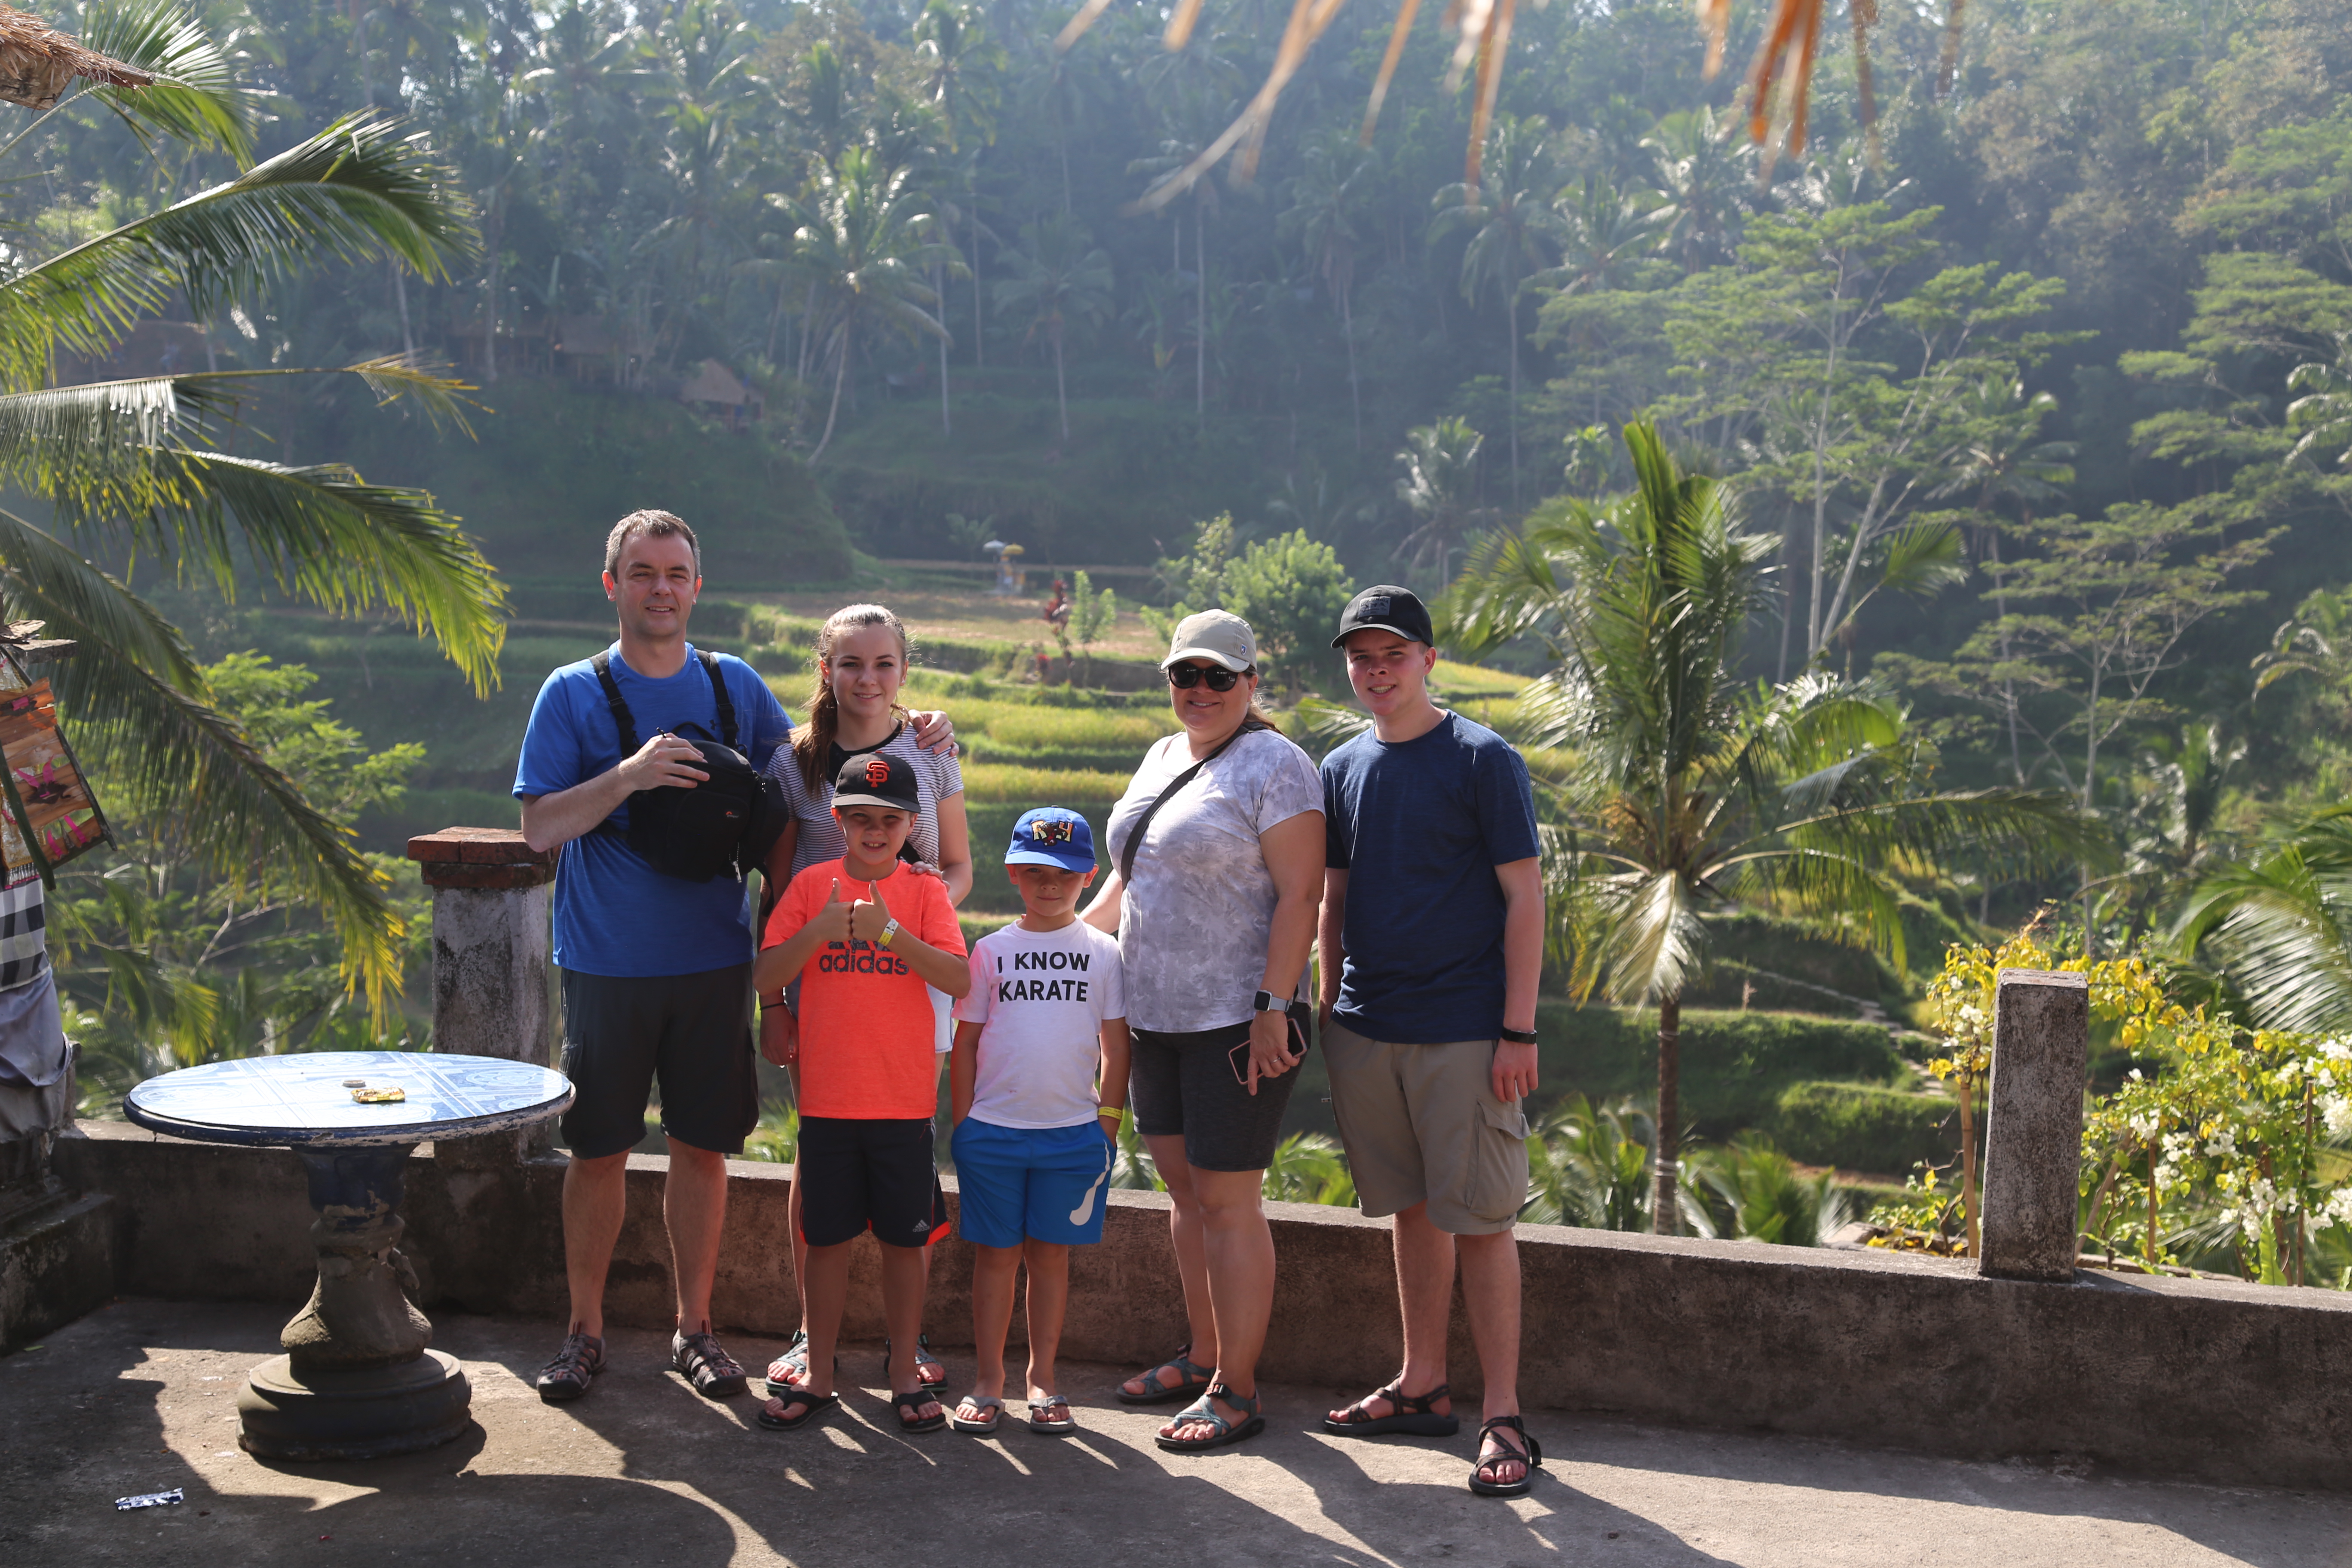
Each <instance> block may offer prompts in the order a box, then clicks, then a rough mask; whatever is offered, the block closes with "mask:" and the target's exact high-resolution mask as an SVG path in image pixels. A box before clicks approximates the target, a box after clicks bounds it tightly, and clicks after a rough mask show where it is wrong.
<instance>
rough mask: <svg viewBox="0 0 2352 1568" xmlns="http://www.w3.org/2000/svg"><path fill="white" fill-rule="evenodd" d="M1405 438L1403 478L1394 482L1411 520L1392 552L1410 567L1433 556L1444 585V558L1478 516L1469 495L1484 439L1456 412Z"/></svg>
mask: <svg viewBox="0 0 2352 1568" xmlns="http://www.w3.org/2000/svg"><path fill="white" fill-rule="evenodd" d="M1404 441H1405V446H1404V450H1403V451H1402V452H1399V453H1398V454H1397V461H1398V462H1400V463H1402V464H1403V465H1404V477H1403V478H1402V479H1399V480H1397V482H1396V493H1397V499H1398V500H1401V501H1402V502H1404V504H1405V507H1406V510H1409V511H1411V512H1412V516H1413V520H1414V521H1413V528H1412V532H1410V533H1408V534H1406V535H1405V536H1404V539H1403V541H1402V542H1401V543H1399V544H1398V546H1397V554H1398V555H1399V556H1400V557H1402V558H1403V559H1405V560H1406V561H1407V562H1409V563H1410V564H1411V565H1412V567H1413V568H1414V569H1415V570H1418V569H1420V568H1421V567H1423V566H1424V565H1426V564H1428V563H1429V562H1430V560H1431V558H1432V557H1434V558H1435V560H1436V563H1437V581H1438V583H1439V584H1441V585H1443V584H1444V582H1445V580H1446V576H1445V568H1446V563H1447V561H1448V559H1449V558H1450V557H1451V556H1452V554H1453V552H1454V547H1455V546H1456V545H1458V544H1460V543H1461V542H1462V537H1463V535H1464V534H1465V533H1466V532H1468V531H1469V530H1470V528H1471V527H1472V525H1473V524H1474V523H1475V522H1476V521H1478V518H1479V515H1480V511H1481V509H1480V508H1479V507H1478V506H1477V505H1476V504H1475V502H1474V501H1473V500H1472V499H1471V497H1472V495H1473V493H1474V491H1475V487H1476V484H1477V478H1478V449H1479V448H1480V447H1484V446H1485V445H1486V437H1484V436H1481V435H1480V434H1478V432H1477V431H1475V430H1473V429H1472V428H1471V427H1470V422H1469V421H1468V420H1467V419H1464V418H1462V417H1461V416H1458V415H1457V416H1448V417H1446V418H1444V419H1441V420H1439V421H1438V422H1437V423H1436V424H1434V425H1423V426H1418V427H1416V428H1414V429H1412V430H1409V431H1407V432H1406V433H1405V437H1404Z"/></svg>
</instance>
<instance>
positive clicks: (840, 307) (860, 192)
mask: <svg viewBox="0 0 2352 1568" xmlns="http://www.w3.org/2000/svg"><path fill="white" fill-rule="evenodd" d="M768 200H769V201H771V202H772V203H774V204H775V205H778V206H781V207H784V208H786V209H787V210H792V211H793V212H794V213H795V215H796V216H798V217H799V219H800V228H799V229H798V231H797V232H795V234H794V235H793V240H794V242H795V244H796V245H797V247H798V248H799V255H800V260H801V265H802V266H803V268H805V270H806V273H807V276H808V278H809V279H810V283H811V298H812V299H813V300H814V304H813V306H812V308H811V310H810V321H809V325H808V331H809V335H810V336H811V337H812V338H816V339H821V340H822V341H823V342H824V353H827V354H829V355H831V356H832V358H833V403H832V405H831V406H830V407H828V408H827V409H826V411H825V416H824V435H823V436H821V437H818V438H817V443H816V449H815V450H814V451H813V452H811V453H810V454H809V461H810V462H812V463H814V462H815V461H816V460H817V459H818V458H822V457H823V456H824V449H825V447H827V446H828V445H830V444H831V443H832V440H833V429H834V424H835V421H836V420H838V419H839V418H840V417H841V389H842V386H843V384H844V383H845V382H846V381H847V380H848V378H849V363H850V359H851V357H852V356H853V355H854V354H855V353H856V350H857V341H858V337H859V334H860V333H861V332H864V331H869V330H871V331H888V332H896V333H898V335H899V336H901V337H906V338H909V339H912V338H918V337H922V336H926V335H928V336H932V337H945V336H947V329H946V328H945V327H943V326H941V325H940V321H939V318H938V317H937V316H935V315H933V314H932V313H931V312H932V310H937V309H938V307H939V302H940V297H939V294H938V293H937V292H936V291H935V290H934V289H932V288H931V286H930V285H929V283H926V282H925V281H923V274H924V273H925V272H926V271H927V270H929V268H931V267H932V266H933V265H934V264H941V265H951V266H955V267H961V265H962V261H961V258H959V257H958V256H957V255H956V253H955V250H954V248H953V247H950V246H945V245H941V244H940V243H938V242H937V241H936V240H934V239H932V238H931V237H930V234H931V229H932V219H931V216H930V214H929V212H928V211H927V210H926V207H925V198H924V197H923V196H922V195H920V194H919V192H917V191H916V190H915V189H914V187H913V174H912V171H910V170H907V169H891V170H887V171H886V170H885V169H884V167H883V165H882V160H881V159H880V158H879V157H877V155H876V154H875V153H874V152H873V151H872V150H871V149H869V148H865V147H845V148H843V149H842V152H841V155H840V157H838V158H837V159H835V161H834V163H833V166H832V167H831V168H828V169H826V170H824V171H823V172H822V173H821V174H819V175H818V176H817V181H816V190H815V193H814V195H813V196H812V197H811V198H810V200H809V202H808V204H807V205H805V206H801V205H798V204H794V203H792V202H790V201H788V200H787V199H786V198H784V197H782V196H777V195H771V196H770V197H769V198H768ZM927 306H928V307H929V309H928V310H927V309H926V308H925V307H927Z"/></svg>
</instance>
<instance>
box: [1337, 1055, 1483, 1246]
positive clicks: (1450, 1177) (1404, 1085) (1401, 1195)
mask: <svg viewBox="0 0 2352 1568" xmlns="http://www.w3.org/2000/svg"><path fill="white" fill-rule="evenodd" d="M1323 1041H1324V1047H1323V1062H1324V1066H1325V1068H1327V1069H1328V1071H1329V1073H1330V1075H1331V1110H1332V1111H1333V1113H1334V1114H1335V1115H1336V1116H1337V1117H1338V1118H1339V1142H1341V1143H1343V1144H1345V1145H1346V1146H1347V1150H1348V1165H1349V1169H1350V1170H1351V1171H1353V1172H1354V1173H1355V1178H1356V1200H1357V1203H1358V1205H1359V1206H1360V1207H1361V1208H1362V1210H1363V1212H1364V1213H1365V1214H1366V1215H1370V1216H1371V1217H1373V1218H1375V1219H1377V1218H1379V1217H1381V1215H1392V1214H1396V1213H1398V1212H1399V1211H1401V1210H1403V1209H1409V1208H1411V1207H1412V1205H1415V1204H1417V1203H1422V1202H1426V1203H1427V1204H1428V1205H1429V1219H1430V1223H1431V1224H1432V1225H1434V1226H1437V1228H1438V1229H1440V1230H1442V1231H1445V1232H1447V1233H1448V1234H1450V1235H1454V1236H1492V1235H1495V1234H1496V1233H1497V1232H1500V1231H1506V1230H1508V1229H1510V1228H1511V1225H1512V1222H1513V1221H1514V1220H1515V1219H1516V1218H1517V1215H1518V1212H1519V1209H1520V1207H1521V1205H1524V1204H1525V1203H1526V1202H1527V1201H1528V1119H1527V1114H1526V1112H1524V1111H1523V1110H1521V1109H1520V1107H1519V1102H1518V1101H1517V1100H1509V1101H1505V1100H1496V1098H1495V1085H1494V1067H1495V1042H1494V1041H1493V1040H1459V1041H1455V1042H1454V1043H1452V1044H1450V1045H1442V1046H1400V1045H1388V1044H1385V1043H1383V1042H1381V1041H1379V1040H1368V1039H1366V1038H1364V1037H1362V1036H1361V1035H1359V1034H1357V1033H1356V1032H1355V1031H1354V1030H1352V1029H1350V1028H1349V1027H1348V1026H1346V1025H1345V1024H1342V1023H1340V1022H1339V1021H1338V1020H1337V1019H1334V1020H1332V1022H1331V1023H1330V1024H1329V1026H1327V1027H1326V1028H1325V1029H1324V1031H1323Z"/></svg>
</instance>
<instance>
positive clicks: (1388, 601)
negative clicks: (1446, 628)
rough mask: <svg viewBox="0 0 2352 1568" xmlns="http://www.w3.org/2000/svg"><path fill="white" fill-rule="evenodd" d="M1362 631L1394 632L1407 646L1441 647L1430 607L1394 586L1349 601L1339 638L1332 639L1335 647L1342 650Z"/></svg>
mask: <svg viewBox="0 0 2352 1568" xmlns="http://www.w3.org/2000/svg"><path fill="white" fill-rule="evenodd" d="M1360 631H1383V632H1394V633H1396V635H1397V636H1399V637H1402V638H1404V639H1405V641H1407V642H1417V643H1426V644H1428V645H1429V646H1430V647H1436V646H1437V634H1436V632H1434V631H1433V630H1432V629H1431V628H1430V625H1429V606H1428V605H1423V603H1422V602H1421V595H1418V594H1416V593H1414V592H1413V591H1412V589H1410V588H1400V587H1398V586H1397V585H1396V584H1393V583H1376V584H1373V585H1372V586H1370V587H1369V588H1367V589H1365V590H1364V591H1363V592H1362V593H1360V594H1359V595H1356V596H1355V597H1354V598H1352V599H1350V600H1349V601H1348V607H1347V609H1346V610H1345V611H1344V612H1342V613H1341V615H1340V616H1339V636H1338V637H1333V638H1332V639H1331V646H1332V647H1339V645H1340V644H1342V643H1344V642H1346V641H1347V640H1348V637H1349V634H1350V633H1353V632H1360Z"/></svg>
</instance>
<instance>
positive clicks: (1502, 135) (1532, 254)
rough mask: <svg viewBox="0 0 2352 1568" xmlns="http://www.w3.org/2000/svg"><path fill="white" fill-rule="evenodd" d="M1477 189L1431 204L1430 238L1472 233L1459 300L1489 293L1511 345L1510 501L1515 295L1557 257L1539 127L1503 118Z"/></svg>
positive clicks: (1515, 491)
mask: <svg viewBox="0 0 2352 1568" xmlns="http://www.w3.org/2000/svg"><path fill="white" fill-rule="evenodd" d="M1484 169H1485V174H1484V183H1483V184H1467V183H1465V184H1452V185H1447V186H1446V187H1445V188H1444V189H1443V190H1441V191H1439V192H1438V193H1437V195H1436V197H1435V198H1434V201H1433V205H1435V207H1436V208H1437V216H1436V218H1435V220H1434V221H1433V223H1432V224H1431V226H1430V231H1431V234H1432V236H1433V237H1434V236H1437V235H1443V234H1448V233H1451V232H1453V231H1454V230H1456V229H1467V230H1469V231H1470V243H1469V244H1468V245H1466V246H1465V247H1463V250H1462V297H1463V298H1464V299H1465V300H1469V301H1471V302H1472V303H1473V304H1475V303H1476V302H1477V301H1478V300H1481V299H1483V298H1485V297H1486V295H1487V294H1488V293H1490V292H1491V293H1493V294H1495V295H1496V296H1497V297H1499V298H1500V299H1501V300H1502V301H1503V316H1504V325H1505V330H1506V331H1507V334H1508V336H1509V339H1510V369H1511V383H1510V390H1511V499H1512V500H1514V501H1516V500H1518V496H1519V296H1520V294H1521V293H1522V292H1523V291H1524V285H1525V284H1526V282H1527V280H1528V278H1529V277H1531V276H1532V275H1534V274H1535V273H1537V272H1539V271H1541V270H1542V269H1543V268H1544V267H1545V266H1546V265H1547V264H1548V263H1549V261H1550V259H1551V258H1552V256H1553V255H1554V254H1556V253H1557V251H1558V249H1559V241H1560V238H1561V232H1562V224H1561V221H1560V216H1559V213H1557V212H1556V211H1554V210H1553V208H1552V205H1551V195H1552V190H1553V184H1552V176H1551V160H1550V157H1549V149H1548V148H1547V146H1546V145H1545V140H1544V123H1543V121H1540V120H1537V119H1533V118H1529V119H1526V120H1515V119H1513V118H1512V117H1510V116H1509V115H1504V116H1502V117H1501V118H1499V119H1497V120H1496V121H1495V129H1494V131H1493V132H1492V133H1491V134H1490V135H1489V136H1488V138H1487V142H1486V161H1485V165H1484Z"/></svg>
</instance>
